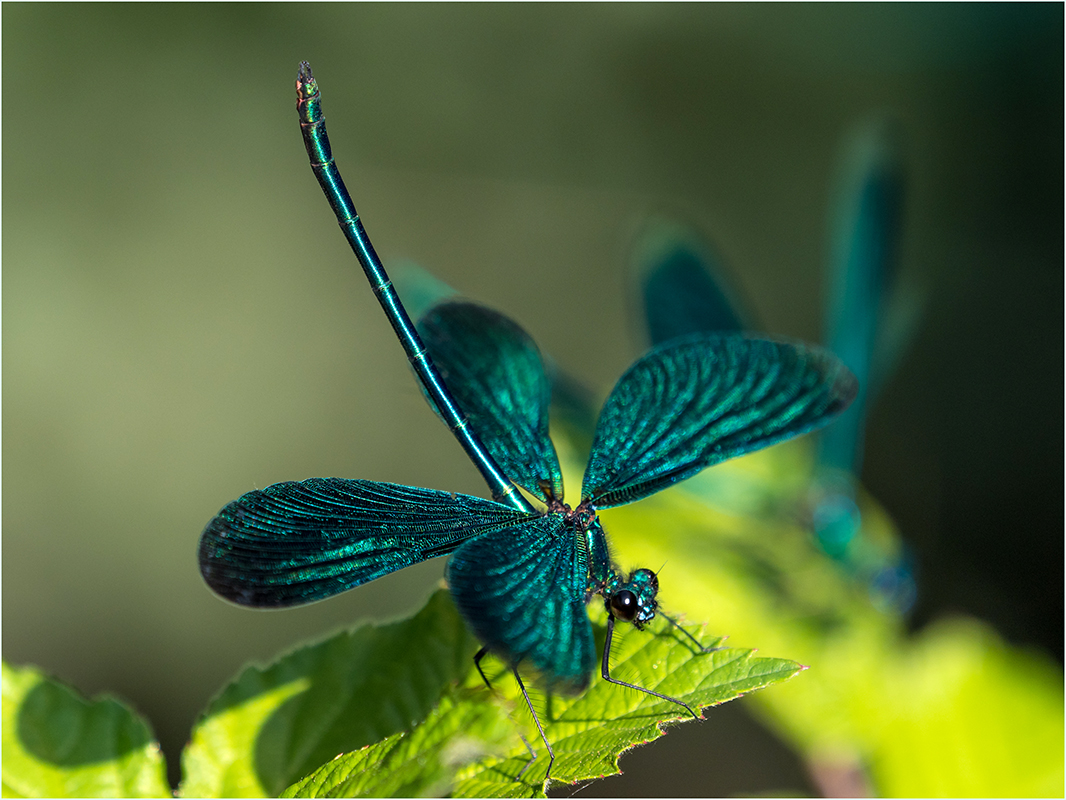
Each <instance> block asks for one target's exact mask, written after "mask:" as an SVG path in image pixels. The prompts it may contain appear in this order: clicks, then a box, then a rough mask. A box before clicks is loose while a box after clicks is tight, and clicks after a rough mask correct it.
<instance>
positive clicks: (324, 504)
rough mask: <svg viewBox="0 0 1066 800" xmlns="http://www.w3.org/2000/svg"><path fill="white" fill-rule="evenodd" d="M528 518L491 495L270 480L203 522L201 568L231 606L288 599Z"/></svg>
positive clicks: (328, 590) (289, 602) (306, 597)
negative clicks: (230, 602) (479, 495)
mask: <svg viewBox="0 0 1066 800" xmlns="http://www.w3.org/2000/svg"><path fill="white" fill-rule="evenodd" d="M528 519H531V517H530V516H529V515H527V514H523V513H522V512H519V511H516V510H515V509H513V508H511V507H509V506H504V505H501V504H500V503H496V502H493V501H491V500H483V499H481V498H479V497H472V496H470V495H465V494H455V493H449V492H440V491H436V490H433V489H420V488H416V487H413V486H401V485H398V484H394V483H378V482H376V481H364V480H346V479H343V478H310V479H309V480H305V481H300V482H295V481H289V482H286V483H275V484H274V485H272V486H268V487H267V488H265V489H261V490H258V491H254V492H248V493H247V494H245V495H243V496H242V497H240V498H238V499H237V500H234V501H233V502H232V503H230V504H229V505H227V506H226V507H225V508H223V509H222V510H221V511H220V512H219V513H218V515H217V516H215V518H214V519H212V520H211V521H210V522H209V523H208V524H207V527H206V528H205V529H204V532H203V534H201V536H200V551H199V558H200V571H201V572H202V573H203V576H204V579H205V580H206V581H207V585H208V586H210V587H211V588H212V589H213V590H214V591H215V592H217V593H218V594H220V595H221V596H222V597H225V598H226V599H227V600H231V601H233V602H234V603H239V604H240V605H247V606H257V607H281V606H294V605H300V604H302V603H310V602H313V601H315V600H322V599H323V598H326V597H331V596H333V595H335V594H338V593H339V592H343V591H345V590H347V589H351V588H352V587H353V586H359V585H360V584H363V583H366V582H367V581H372V580H374V579H375V578H380V577H381V576H382V575H387V574H388V573H390V572H395V571H396V570H398V569H402V568H403V567H407V566H410V565H411V564H417V563H418V562H420V561H425V560H426V559H429V558H433V557H435V556H442V555H446V554H448V553H450V552H452V551H453V550H455V549H456V548H457V547H459V545H461V544H462V543H463V542H465V541H466V540H467V539H469V538H470V537H472V536H477V535H479V534H484V533H486V532H489V531H497V530H501V529H504V528H507V527H510V526H512V525H514V524H516V523H519V522H522V521H524V520H528ZM533 519H536V518H535V517H534V518H533Z"/></svg>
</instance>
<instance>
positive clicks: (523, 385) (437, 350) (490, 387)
mask: <svg viewBox="0 0 1066 800" xmlns="http://www.w3.org/2000/svg"><path fill="white" fill-rule="evenodd" d="M418 332H419V334H420V335H421V336H422V341H423V342H424V343H425V345H426V348H427V349H428V350H429V354H430V356H431V357H432V359H433V363H434V364H436V365H437V368H438V369H439V370H440V373H441V376H442V377H443V378H444V382H445V384H446V385H447V386H448V389H449V391H450V392H451V393H452V395H453V397H454V398H455V401H456V403H457V404H458V406H459V408H460V409H462V411H463V413H464V414H466V417H467V419H468V421H469V423H470V425H471V426H472V428H473V430H474V431H475V432H476V433H477V435H478V437H479V438H480V439H481V442H482V444H484V445H485V448H486V449H487V450H488V451H489V453H491V454H492V457H493V458H494V459H496V463H497V464H499V465H500V468H501V469H502V470H503V471H504V473H506V475H507V476H508V477H509V478H510V479H511V480H513V481H514V482H515V483H517V484H518V485H519V486H521V487H523V488H524V489H526V490H528V491H529V492H530V493H532V494H533V495H535V496H537V497H539V498H540V499H542V500H545V501H546V500H548V499H549V498H550V497H556V498H559V499H562V496H563V476H562V471H561V470H560V469H559V459H558V457H557V456H556V455H555V447H554V446H553V445H552V442H551V439H550V438H549V437H548V405H549V402H550V400H551V382H550V381H549V380H548V378H547V376H546V374H545V371H544V365H543V363H542V362H541V357H540V351H539V350H538V349H537V345H536V343H535V342H534V341H533V340H532V339H531V338H530V336H529V334H527V333H526V332H525V331H524V330H522V329H521V328H520V327H519V326H518V325H517V324H516V323H515V322H513V321H511V320H510V319H508V318H507V317H505V316H503V315H502V314H499V313H497V312H495V311H492V310H491V309H488V308H485V307H484V306H479V305H475V304H474V303H469V302H462V301H447V302H443V303H440V304H438V305H436V306H434V307H433V308H431V309H430V310H429V311H428V312H426V314H425V315H424V316H423V317H422V318H421V319H420V320H419V321H418Z"/></svg>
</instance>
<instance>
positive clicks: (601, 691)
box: [182, 591, 801, 797]
mask: <svg viewBox="0 0 1066 800" xmlns="http://www.w3.org/2000/svg"><path fill="white" fill-rule="evenodd" d="M593 610H594V613H598V614H599V616H600V618H601V620H600V624H599V626H598V627H597V633H598V636H599V640H600V642H599V643H600V647H602V644H603V637H604V627H603V624H602V622H603V618H604V616H605V615H604V614H603V611H602V608H598V607H596V606H594V607H593ZM707 644H714V642H713V641H711V642H708V643H707ZM476 649H477V643H476V642H475V641H474V640H473V638H472V637H471V636H470V634H469V633H468V632H467V630H466V626H465V625H464V624H463V622H462V620H461V618H460V617H459V615H458V612H457V611H456V610H455V607H454V605H453V604H452V602H451V599H450V598H449V596H448V594H447V592H445V591H440V592H437V593H436V594H435V595H433V596H432V597H431V598H430V600H429V602H428V603H427V605H426V607H425V608H424V609H422V611H420V612H419V613H418V614H417V615H415V616H414V617H412V618H411V619H410V620H406V621H404V622H400V623H395V624H393V625H388V626H383V627H374V626H366V627H363V628H360V629H359V630H357V631H355V632H354V633H342V634H339V635H338V636H335V637H333V638H331V639H329V640H327V641H325V642H322V643H321V644H317V645H313V646H310V647H304V648H301V649H300V650H297V651H295V652H293V653H291V654H289V655H287V656H285V657H283V658H282V659H281V660H280V661H279V662H278V663H276V664H274V665H273V666H271V667H268V668H266V669H261V668H249V669H246V670H245V671H244V672H243V673H242V674H241V675H240V677H239V678H238V679H237V680H236V681H235V682H234V683H233V684H231V685H230V686H229V687H227V688H226V689H225V690H224V691H223V692H222V694H221V695H219V697H218V698H217V699H216V700H215V701H214V702H213V703H212V704H211V707H210V708H209V709H208V711H207V714H206V715H205V717H204V719H203V720H202V721H201V722H200V724H199V725H198V726H197V727H196V729H195V730H194V733H193V740H192V742H191V743H190V745H189V747H188V748H187V749H186V753H185V757H184V761H183V764H184V767H185V769H186V776H187V777H186V780H185V782H184V783H183V784H182V793H183V794H184V795H186V796H220V795H222V796H251V795H261V794H277V793H278V792H280V791H281V790H282V789H283V788H284V786H282V785H280V783H281V781H283V780H285V779H286V777H288V778H289V781H288V784H286V785H290V784H294V785H290V786H289V789H288V790H287V791H286V794H287V795H290V796H299V797H310V796H341V795H365V796H390V795H397V796H418V795H427V794H440V793H445V792H448V791H452V792H453V793H455V794H457V795H460V796H462V795H480V796H501V797H502V796H515V795H519V796H522V795H524V796H543V794H544V791H543V790H544V787H543V783H544V773H545V771H546V769H547V763H548V759H547V754H546V752H545V751H544V747H543V743H542V742H541V740H540V737H539V734H538V733H537V731H536V728H535V726H534V725H533V722H532V718H531V716H530V715H529V713H528V710H527V708H526V706H525V702H524V700H523V699H522V697H521V694H520V693H519V690H518V688H517V685H516V683H515V681H514V680H513V678H512V676H511V674H510V670H509V669H507V668H506V667H505V666H504V665H503V664H502V662H498V661H496V660H494V659H492V658H489V659H487V660H486V661H484V662H483V665H484V666H485V667H486V670H487V674H488V676H489V678H490V680H491V681H492V684H493V689H494V691H492V692H490V691H489V690H488V689H487V688H486V687H485V686H484V683H483V681H482V680H481V677H480V675H479V674H478V673H477V670H476V669H475V668H474V664H473V655H474V652H475V651H476ZM800 669H801V667H800V666H799V665H798V664H796V663H794V662H791V661H785V660H782V659H772V658H755V657H753V655H752V652H751V651H746V650H733V649H730V650H721V651H717V652H714V653H700V652H699V650H698V648H697V647H696V646H695V645H694V644H693V642H692V641H690V640H689V639H688V638H687V637H685V636H684V635H683V634H682V633H680V632H679V631H677V630H676V629H675V628H674V627H673V626H671V625H670V624H669V623H668V622H666V621H665V620H663V621H658V622H656V623H654V624H653V626H651V628H650V629H649V630H645V631H637V630H635V629H634V628H632V627H631V626H622V627H621V628H620V629H619V630H618V631H617V632H616V636H615V644H614V647H613V648H612V675H613V676H614V677H615V678H618V679H620V680H624V681H627V682H630V683H634V684H637V685H641V686H645V687H647V688H650V689H654V690H656V691H659V692H662V693H665V694H669V695H671V696H676V697H678V698H680V699H682V700H684V701H685V702H687V703H689V704H690V705H691V706H693V707H694V708H700V707H706V706H710V705H714V704H717V703H721V702H724V701H726V700H729V699H732V698H734V697H737V696H739V695H740V694H743V693H745V692H749V691H753V690H755V689H758V688H760V687H762V686H766V685H768V684H771V683H775V682H778V681H782V680H785V679H787V678H789V677H791V676H792V675H794V674H795V673H796V672H798V671H799V670H800ZM527 678H528V680H527V681H526V682H527V686H529V688H530V691H531V694H532V696H533V697H534V698H535V699H534V702H535V703H537V705H538V713H540V714H541V718H542V720H543V722H544V723H545V728H546V732H547V736H548V738H549V741H551V742H552V745H553V748H554V749H555V752H556V761H555V765H554V767H553V771H552V778H553V779H555V780H561V781H577V780H585V779H590V778H597V777H600V776H603V775H609V774H615V773H617V772H618V756H619V754H620V753H621V752H622V751H624V750H625V749H627V748H630V747H633V746H635V745H637V744H641V743H643V742H646V741H650V740H652V739H655V738H657V737H658V736H660V735H661V728H662V726H663V725H664V724H667V723H672V722H677V721H682V720H684V719H686V718H688V719H691V717H690V715H689V714H688V713H687V712H686V711H685V710H684V709H683V708H681V707H680V706H678V705H676V704H674V703H671V702H669V701H664V700H661V699H659V698H655V697H652V696H649V695H647V694H645V693H643V692H638V691H635V690H633V689H628V688H625V687H619V686H614V685H611V684H609V683H607V682H605V681H603V680H600V679H599V678H598V677H597V678H594V681H593V687H592V688H591V689H590V690H589V691H588V692H586V693H585V694H584V695H582V696H581V697H577V698H566V697H559V696H552V697H550V698H548V699H547V701H546V704H545V703H544V702H541V701H542V700H544V697H543V694H542V693H541V692H539V691H538V690H537V689H536V681H535V676H531V675H530V676H527ZM501 698H502V701H503V702H504V703H505V704H506V708H508V709H509V710H510V716H509V717H508V715H507V714H505V713H504V711H503V710H502V709H501ZM523 737H524V738H525V740H526V741H527V742H530V743H531V744H532V746H533V748H534V749H535V750H536V751H537V752H538V754H539V757H538V759H537V761H536V762H535V763H534V764H532V765H530V766H529V767H528V768H527V765H528V764H529V762H530V755H529V750H528V749H527V747H526V745H525V744H524V743H523ZM342 752H346V753H347V754H346V755H343V756H340V757H337V756H338V754H339V753H342ZM523 770H524V771H523ZM520 775H521V780H520V781H516V780H515V778H516V777H519V776H520ZM305 776H307V777H306V778H305ZM301 779H302V780H301Z"/></svg>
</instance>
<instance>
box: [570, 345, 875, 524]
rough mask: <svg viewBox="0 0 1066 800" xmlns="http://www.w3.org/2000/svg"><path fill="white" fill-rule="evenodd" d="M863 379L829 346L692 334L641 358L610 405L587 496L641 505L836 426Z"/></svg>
mask: <svg viewBox="0 0 1066 800" xmlns="http://www.w3.org/2000/svg"><path fill="white" fill-rule="evenodd" d="M856 390H857V386H856V381H855V377H854V376H853V375H852V374H851V372H849V371H848V369H847V367H845V366H844V365H843V364H842V363H841V361H840V360H839V359H838V358H836V356H834V355H832V354H831V353H829V352H828V351H826V350H823V349H822V348H820V347H814V346H811V345H805V344H800V343H792V342H781V341H773V340H769V339H752V338H746V337H744V336H738V335H719V334H692V335H690V336H685V337H681V338H677V339H673V340H671V341H669V342H667V343H666V344H663V345H660V346H659V347H657V348H655V349H653V350H652V351H651V352H649V353H648V354H647V355H645V356H644V357H642V358H641V359H639V360H638V361H637V362H636V363H635V364H633V366H631V367H630V368H629V369H628V370H627V371H626V373H625V374H624V375H623V376H622V377H621V378H620V379H619V381H618V383H617V384H616V385H615V387H614V389H613V390H612V391H611V395H610V397H608V398H607V402H606V403H605V404H604V407H603V410H602V411H601V412H600V418H599V421H598V422H597V424H596V434H595V437H594V439H593V444H592V454H591V456H590V458H589V464H588V467H586V469H585V478H584V481H583V484H582V499H583V500H591V501H592V503H593V504H594V505H595V506H596V507H597V508H609V507H611V506H617V505H621V504H623V503H631V502H633V501H634V500H639V499H640V498H642V497H647V496H648V495H650V494H652V493H654V492H657V491H659V490H660V489H663V488H665V487H667V486H669V485H671V484H673V483H676V482H678V481H682V480H684V479H685V478H689V477H691V476H692V475H694V474H696V473H697V472H699V471H700V470H701V469H703V468H705V467H709V466H711V465H712V464H717V463H719V462H721V461H725V460H727V459H730V458H733V457H735V456H739V455H743V454H744V453H748V452H751V451H753V450H758V449H760V448H762V447H766V446H768V445H771V444H775V443H777V442H781V441H784V440H786V439H790V438H792V437H794V436H798V435H800V434H802V433H807V432H808V431H811V430H814V429H815V428H818V427H821V426H822V425H824V424H826V423H827V422H828V421H829V420H830V419H832V417H833V416H835V415H836V414H838V413H839V412H840V411H842V410H843V409H844V408H846V407H847V405H848V404H849V403H850V402H851V401H852V399H854V397H855V393H856Z"/></svg>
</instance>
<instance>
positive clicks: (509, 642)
mask: <svg viewBox="0 0 1066 800" xmlns="http://www.w3.org/2000/svg"><path fill="white" fill-rule="evenodd" d="M447 579H448V587H449V588H450V589H451V592H452V597H454V598H455V604H456V605H457V606H458V607H459V611H460V612H461V613H462V615H463V618H464V619H465V620H466V621H467V623H468V624H469V625H470V627H471V628H472V629H473V630H474V633H475V634H477V637H478V639H480V640H481V641H482V643H484V645H485V646H486V647H488V649H489V650H490V651H491V652H493V653H495V654H497V655H499V656H500V657H501V658H504V659H505V660H507V661H508V662H509V663H510V664H511V665H517V664H518V663H520V662H522V663H529V664H532V665H533V666H535V667H536V668H537V669H539V670H540V672H541V673H542V675H543V676H544V677H545V679H546V681H547V683H548V684H549V685H550V686H551V688H553V689H556V690H561V691H568V692H578V691H581V690H582V689H584V688H585V687H586V686H588V683H589V677H590V675H591V673H592V669H593V667H594V666H595V664H596V651H595V645H594V643H593V638H592V626H591V625H590V624H589V618H588V611H587V610H586V609H585V589H586V588H587V585H588V563H587V558H586V556H585V551H584V548H583V547H581V546H580V544H579V543H578V539H577V537H576V535H575V533H574V531H573V530H572V529H571V528H569V527H568V526H567V524H566V522H565V521H564V519H563V517H562V516H561V515H559V514H546V515H544V516H542V517H537V518H535V519H532V520H530V521H528V522H524V523H522V524H520V525H516V526H515V527H513V528H510V529H508V530H504V531H496V532H493V533H489V534H487V535H485V536H479V537H477V538H476V539H471V540H470V541H468V542H466V544H464V545H463V546H462V547H460V548H459V549H458V550H456V551H455V553H454V554H452V557H451V558H450V559H449V560H448V567H447Z"/></svg>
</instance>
